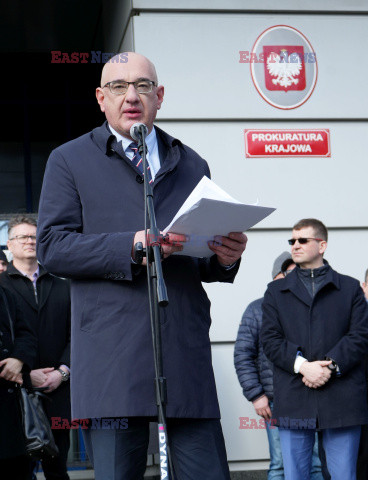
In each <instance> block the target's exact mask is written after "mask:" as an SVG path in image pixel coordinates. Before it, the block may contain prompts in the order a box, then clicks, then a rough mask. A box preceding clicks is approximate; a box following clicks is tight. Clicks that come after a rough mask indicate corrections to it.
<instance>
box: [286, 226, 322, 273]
mask: <svg viewBox="0 0 368 480" xmlns="http://www.w3.org/2000/svg"><path fill="white" fill-rule="evenodd" d="M316 236H317V235H316V234H315V232H314V228H313V227H305V228H302V229H300V230H293V232H292V238H294V239H298V238H309V239H314V238H316ZM326 248H327V242H326V241H324V240H308V242H307V243H304V244H301V243H299V242H298V241H297V242H295V243H294V245H292V247H291V256H292V259H293V261H294V263H296V264H297V265H299V266H300V267H301V268H312V269H313V268H318V267H321V266H322V265H323V253H324V251H325V250H326Z"/></svg>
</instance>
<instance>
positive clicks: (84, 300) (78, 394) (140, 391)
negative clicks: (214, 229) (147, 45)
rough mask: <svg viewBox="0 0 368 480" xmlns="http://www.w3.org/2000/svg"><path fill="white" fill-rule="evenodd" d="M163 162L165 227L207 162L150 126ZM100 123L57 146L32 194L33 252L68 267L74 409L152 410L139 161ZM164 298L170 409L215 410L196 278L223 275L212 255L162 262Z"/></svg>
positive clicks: (203, 301) (187, 413)
mask: <svg viewBox="0 0 368 480" xmlns="http://www.w3.org/2000/svg"><path fill="white" fill-rule="evenodd" d="M156 132H157V136H158V144H159V152H160V159H161V169H160V171H159V172H158V173H157V176H156V178H155V181H154V184H153V193H154V203H155V208H156V217H157V223H158V226H159V228H160V229H163V228H165V227H166V226H167V225H168V224H169V222H170V221H171V220H172V218H173V216H174V215H175V213H176V212H177V210H178V209H179V207H180V206H181V205H182V203H183V202H184V200H185V199H186V197H187V196H188V195H189V193H190V192H191V191H192V190H193V188H194V187H195V186H196V184H197V183H198V182H199V180H200V179H201V178H202V177H203V175H207V176H209V169H208V166H207V163H206V162H205V161H204V160H203V159H201V158H200V157H199V156H198V155H197V154H196V153H195V152H194V151H193V150H191V149H190V148H188V147H186V146H185V145H183V144H182V143H181V142H180V141H179V140H177V139H174V138H172V137H170V136H169V135H167V134H166V133H164V132H162V131H161V130H160V129H158V128H156ZM114 139H115V137H114V136H113V135H111V134H110V132H109V131H108V129H107V127H106V124H104V125H103V126H102V127H99V128H96V129H95V130H93V131H92V132H90V133H88V134H86V135H84V136H82V137H80V138H77V139H76V140H73V141H72V142H69V143H67V144H65V145H62V146H61V147H59V148H57V149H56V150H54V151H53V152H52V154H51V156H50V158H49V161H48V164H47V168H46V172H45V177H44V183H43V188H42V194H41V201H40V208H39V225H38V258H39V260H40V262H41V263H42V264H43V265H44V267H45V268H46V269H47V270H48V271H50V272H52V273H54V274H56V275H59V276H65V277H70V278H72V286H71V299H72V345H71V355H72V357H71V389H72V415H73V417H74V418H86V417H111V416H115V417H117V416H150V415H155V414H156V402H155V392H154V376H155V375H154V367H153V353H152V340H151V330H150V320H149V312H148V299H147V280H146V273H145V269H144V268H141V267H138V266H132V262H131V249H132V243H133V238H134V234H135V232H137V231H139V230H143V229H144V200H143V184H142V179H141V177H140V174H139V171H138V170H137V169H135V167H134V166H133V165H132V163H131V162H130V160H129V159H127V158H126V157H125V155H124V153H123V151H122V150H121V147H119V146H118V144H116V142H115V141H114ZM162 265H163V272H164V275H165V279H166V283H167V288H168V295H169V301H170V304H169V306H168V307H167V308H166V309H165V310H164V312H163V315H162V340H163V345H164V358H163V363H164V375H165V376H166V377H167V381H168V406H167V414H168V417H194V418H206V417H207V418H210V417H212V418H215V417H219V407H218V401H217V395H216V387H215V382H214V375H213V371H212V364H211V347H210V340H209V328H210V324H211V319H210V302H209V300H208V298H207V295H206V293H205V291H204V289H203V287H202V284H201V282H202V281H206V282H212V281H217V280H220V281H225V282H231V281H233V278H234V276H235V274H236V271H237V267H235V268H234V269H232V270H230V271H226V270H225V269H223V268H222V267H221V266H220V265H219V263H218V262H217V258H216V257H215V256H213V257H212V258H211V259H210V260H198V259H195V258H191V257H186V256H171V257H169V258H167V259H166V260H164V261H163V262H162Z"/></svg>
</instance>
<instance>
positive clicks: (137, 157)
mask: <svg viewBox="0 0 368 480" xmlns="http://www.w3.org/2000/svg"><path fill="white" fill-rule="evenodd" d="M129 148H130V149H131V150H132V151H133V154H134V155H133V158H131V162H132V163H133V164H134V165H135V166H136V167H137V168H138V170H139V171H140V172H141V174H142V175H144V173H143V159H142V157H141V154H140V153H139V152H138V145H137V144H136V143H135V142H132V143H131V144H130V145H129ZM147 170H148V181H149V183H152V182H153V180H152V175H151V169H150V166H149V165H147Z"/></svg>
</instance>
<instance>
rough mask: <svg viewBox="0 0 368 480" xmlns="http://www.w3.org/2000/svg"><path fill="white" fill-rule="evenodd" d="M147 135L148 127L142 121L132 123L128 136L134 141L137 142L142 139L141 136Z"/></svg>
mask: <svg viewBox="0 0 368 480" xmlns="http://www.w3.org/2000/svg"><path fill="white" fill-rule="evenodd" d="M143 134H144V135H143ZM147 135H148V128H147V126H146V125H145V124H144V123H134V124H133V125H132V126H131V127H130V136H131V137H132V139H133V140H134V141H135V142H139V141H140V140H142V139H143V136H144V137H146V136H147Z"/></svg>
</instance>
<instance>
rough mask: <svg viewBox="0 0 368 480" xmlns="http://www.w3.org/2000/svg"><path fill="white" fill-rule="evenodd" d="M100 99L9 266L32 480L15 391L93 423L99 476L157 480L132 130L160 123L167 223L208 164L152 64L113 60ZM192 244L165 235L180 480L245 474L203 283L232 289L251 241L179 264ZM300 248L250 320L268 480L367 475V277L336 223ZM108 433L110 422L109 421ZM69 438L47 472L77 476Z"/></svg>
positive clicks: (159, 179) (63, 437) (297, 236)
mask: <svg viewBox="0 0 368 480" xmlns="http://www.w3.org/2000/svg"><path fill="white" fill-rule="evenodd" d="M96 98H97V102H98V104H99V106H100V109H101V111H102V112H103V113H104V114H105V117H106V121H105V122H104V123H103V124H102V125H101V126H99V127H97V128H95V129H94V130H92V131H91V132H89V133H87V134H85V135H83V136H82V137H79V138H77V139H75V140H73V141H71V142H68V143H66V144H64V145H62V146H60V147H58V148H56V149H55V150H54V151H53V152H52V153H51V155H50V157H49V161H48V163H47V167H46V171H45V177H44V182H43V187H42V193H41V199H40V205H39V216H38V224H36V222H35V220H34V219H33V218H32V217H30V216H17V217H15V218H14V219H12V220H11V221H10V222H9V231H8V233H9V239H8V243H7V247H8V250H9V251H10V253H11V254H12V262H11V263H10V264H8V261H7V258H6V257H5V256H3V254H2V256H1V258H0V268H1V269H2V270H3V272H2V273H1V275H0V293H1V295H2V297H3V300H2V301H1V302H0V322H1V323H0V331H1V334H2V335H1V337H0V340H1V345H0V351H1V358H0V368H1V373H0V396H1V401H2V402H4V403H2V405H7V406H8V407H7V408H9V413H7V411H6V410H4V409H1V415H2V416H4V418H3V417H1V420H3V422H2V425H5V426H6V428H4V429H3V428H2V429H1V437H0V471H6V470H5V469H7V468H11V471H12V476H11V477H9V478H12V480H18V479H19V480H30V479H31V478H32V475H33V473H32V472H33V470H34V464H33V462H32V461H31V460H30V459H29V457H28V456H27V455H26V452H25V446H24V440H23V439H22V431H21V422H20V421H19V419H20V412H19V406H18V404H17V402H16V396H17V394H18V389H17V384H18V385H21V384H26V383H27V385H29V386H30V388H31V387H34V388H41V389H43V391H44V392H45V394H46V395H47V396H48V397H49V399H50V400H51V401H50V402H45V409H46V413H47V416H48V418H49V420H50V422H51V423H52V418H55V417H57V418H63V419H67V420H70V419H71V417H72V418H74V419H75V418H76V419H89V420H91V421H92V422H91V423H90V424H89V426H87V428H84V429H83V435H84V440H85V444H86V448H87V452H88V455H89V458H90V460H91V462H92V464H93V467H94V470H95V478H96V480H112V479H119V480H125V479H127V480H142V479H143V475H144V471H145V468H146V457H147V448H148V442H149V431H150V430H149V423H150V422H151V421H154V420H155V418H156V413H157V398H156V392H155V388H154V382H153V379H154V378H155V372H154V363H153V348H152V336H151V331H150V317H149V306H148V305H149V303H148V292H147V277H146V269H145V259H143V261H141V260H142V259H138V257H136V256H135V246H136V245H137V244H138V243H139V242H141V243H142V244H143V246H144V247H146V236H145V233H144V222H145V211H144V196H143V178H144V173H143V170H142V159H141V157H140V153H139V151H138V150H137V144H136V143H135V141H134V140H133V138H132V137H131V133H130V129H131V127H132V125H133V124H135V123H137V122H141V123H144V124H145V125H146V127H147V133H148V135H147V138H146V143H147V157H148V164H149V181H150V182H151V184H152V186H153V193H154V204H155V210H156V218H157V223H158V225H159V227H160V228H164V227H165V226H166V225H168V224H169V223H170V220H171V219H172V218H173V216H174V214H175V213H176V212H177V210H178V209H179V207H180V206H181V205H182V204H183V202H184V200H185V199H186V198H187V197H188V195H189V194H190V193H191V191H192V190H193V189H194V187H195V186H196V185H197V184H198V182H199V181H200V180H201V178H202V177H203V176H204V175H205V176H208V177H209V176H210V171H209V167H208V165H207V163H206V161H205V160H203V159H202V158H201V157H200V156H199V155H198V154H197V153H196V152H194V151H193V150H192V149H190V148H189V147H188V146H186V145H184V144H183V143H182V142H181V141H180V140H179V139H177V138H174V137H171V136H170V135H168V134H167V133H166V132H164V131H163V130H161V129H160V128H158V127H157V126H155V125H154V120H155V118H156V114H157V111H158V110H159V109H160V108H161V105H162V102H163V99H164V87H163V86H162V85H160V84H159V82H158V78H157V73H156V69H155V67H154V65H153V64H152V62H150V60H148V59H147V58H145V57H143V56H142V55H139V54H136V53H132V52H130V53H127V54H126V56H124V57H121V56H119V55H118V56H117V57H113V58H112V59H111V60H110V61H109V62H108V63H106V64H105V66H104V68H103V70H102V75H101V84H100V86H99V87H97V89H96ZM36 238H37V251H36ZM185 241H186V237H185V236H184V235H173V234H170V233H169V234H167V235H166V236H165V238H164V239H161V240H160V243H161V250H162V269H163V273H164V277H165V280H166V286H167V291H168V296H169V300H170V303H169V305H168V306H167V307H166V308H165V309H164V310H163V311H162V314H161V319H160V323H161V335H162V340H163V344H164V351H163V365H164V376H165V378H166V379H167V404H166V414H167V433H168V437H169V445H170V451H171V458H172V464H173V470H174V472H175V477H176V478H177V479H179V480H184V479H188V480H189V479H190V480H197V479H201V480H229V479H230V473H229V468H228V463H227V457H226V450H225V442H224V438H223V433H222V428H221V423H220V410H219V405H218V400H217V393H216V386H215V381H214V374H213V368H212V360H211V344H210V338H209V329H210V324H211V318H210V301H209V299H208V297H207V295H206V292H205V290H204V288H203V286H202V282H226V283H232V282H233V281H234V279H235V277H236V274H237V272H238V269H239V266H240V262H241V256H242V254H243V252H244V250H245V248H246V244H247V237H246V236H245V235H244V234H243V233H241V232H229V234H228V235H227V236H216V237H215V239H214V241H212V242H209V243H208V247H209V249H210V250H211V253H212V256H210V257H208V258H194V257H189V256H185V255H174V254H175V253H179V252H180V251H181V250H182V249H183V244H184V243H185ZM289 244H290V245H291V255H290V254H289V253H287V252H286V253H284V254H282V255H281V256H280V257H279V258H278V259H277V260H276V262H275V265H274V267H273V270H272V279H273V280H275V281H273V282H271V283H270V284H269V286H268V288H267V291H266V293H265V296H264V298H263V299H259V300H256V301H255V302H253V303H252V304H251V305H250V306H249V307H248V308H247V310H246V312H245V314H244V317H243V319H242V323H241V326H240V329H239V335H238V339H237V342H236V349H235V365H236V369H237V372H238V375H239V380H240V383H241V385H242V387H243V391H244V394H245V396H246V397H247V399H248V400H249V401H251V402H252V403H253V405H254V408H255V410H256V412H257V414H258V415H261V416H262V417H263V418H264V419H265V420H267V421H270V420H271V418H272V419H276V420H277V425H278V428H276V429H272V428H267V433H268V438H269V444H270V453H271V468H270V474H269V478H270V479H271V478H272V479H276V478H278V479H281V478H285V479H286V480H306V479H307V478H308V479H309V478H310V475H312V477H311V478H313V479H317V478H318V479H322V478H323V479H326V478H330V475H331V478H332V479H333V480H340V479H341V480H347V479H350V480H354V478H355V476H354V475H355V473H353V470H354V469H355V468H356V459H357V455H358V446H359V438H360V426H361V425H363V424H368V408H367V393H366V386H365V376H364V375H365V372H364V358H365V355H366V353H367V352H368V306H367V303H366V301H365V299H364V295H363V292H362V289H361V288H360V286H359V283H358V282H357V281H356V280H354V279H352V278H350V277H346V276H343V275H340V274H338V273H337V272H335V271H334V270H333V269H332V268H331V267H330V266H329V264H328V263H327V262H326V261H325V260H324V258H323V255H324V252H325V250H326V247H327V229H326V228H325V226H324V225H323V224H322V223H321V222H320V221H318V220H314V219H306V220H302V221H300V222H298V223H297V224H296V225H295V226H294V228H293V231H292V238H291V239H290V240H289ZM276 280H277V281H276ZM363 288H364V289H365V291H366V292H367V288H368V287H367V279H365V283H364V286H363ZM71 318H72V322H71ZM11 322H12V323H11ZM11 325H13V327H14V336H13V337H12V335H11V332H12V328H11ZM70 399H71V406H70ZM109 420H111V422H110V423H109ZM116 420H124V421H121V422H120V421H116ZM87 424H88V422H87ZM101 424H103V425H107V424H108V425H109V428H96V425H101ZM91 425H93V426H94V427H91ZM53 434H54V437H55V441H56V444H57V446H58V449H59V456H58V457H55V458H47V457H45V458H44V459H43V460H42V467H43V470H44V473H45V476H46V478H47V479H48V480H56V479H64V480H67V479H68V478H69V477H68V473H67V469H66V459H67V453H68V449H69V431H68V430H67V429H59V430H57V429H54V430H53ZM9 438H11V442H12V443H9ZM342 444H343V445H344V448H343V451H344V454H341V455H340V454H338V455H337V454H336V448H339V449H340V448H341V445H342ZM280 445H281V446H280ZM3 446H4V448H2V447H3ZM2 469H3V470H2ZM311 472H312V473H311ZM272 475H273V476H272ZM173 480H174V479H173Z"/></svg>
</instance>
